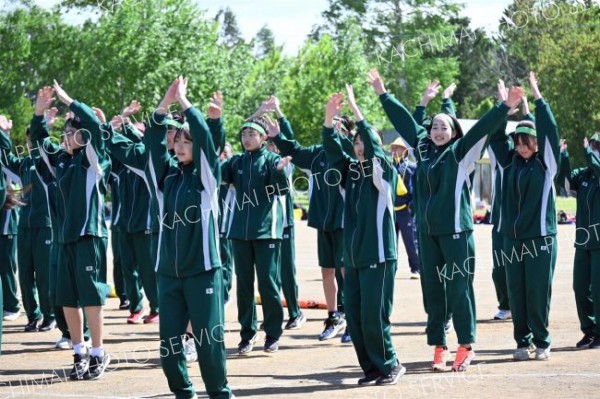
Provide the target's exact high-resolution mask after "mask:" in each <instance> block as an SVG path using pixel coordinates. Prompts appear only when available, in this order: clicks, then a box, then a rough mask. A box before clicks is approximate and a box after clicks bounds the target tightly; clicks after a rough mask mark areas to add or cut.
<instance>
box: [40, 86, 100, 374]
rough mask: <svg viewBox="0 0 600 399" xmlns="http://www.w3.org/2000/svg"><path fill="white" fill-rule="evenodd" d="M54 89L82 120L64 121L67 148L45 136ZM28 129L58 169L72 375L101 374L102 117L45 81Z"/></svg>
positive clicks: (61, 292) (61, 280) (63, 298)
mask: <svg viewBox="0 0 600 399" xmlns="http://www.w3.org/2000/svg"><path fill="white" fill-rule="evenodd" d="M54 91H56V94H57V96H58V98H59V99H60V101H61V102H63V103H64V104H65V105H67V106H68V107H69V108H70V109H71V111H73V113H74V114H75V116H76V117H77V118H79V120H80V123H81V126H79V127H77V126H74V124H67V125H66V128H65V138H64V143H65V148H59V147H58V146H56V145H54V144H53V143H51V142H50V141H49V140H47V139H48V137H49V134H48V127H47V124H46V121H45V119H44V111H45V110H46V109H48V108H49V107H50V105H51V104H52V101H53V98H52V96H53V94H54ZM30 131H31V141H32V142H34V143H36V145H37V146H38V147H40V155H41V156H42V158H43V159H44V161H45V162H46V163H47V165H48V168H51V169H53V170H55V174H56V182H57V190H58V193H59V194H58V204H57V207H56V210H57V222H58V223H57V224H58V227H57V228H56V229H55V231H54V232H55V234H56V240H57V242H58V245H59V247H58V251H59V255H58V259H59V261H58V280H57V287H56V302H57V304H58V305H60V306H63V309H64V312H65V318H66V321H67V325H68V327H69V332H70V334H71V339H72V341H73V351H74V352H75V354H74V365H73V369H72V370H71V373H70V378H71V379H74V380H81V379H97V378H100V377H101V376H102V375H103V373H104V370H105V369H106V367H107V365H108V364H109V362H110V356H109V355H108V354H107V353H105V351H104V348H103V346H102V343H103V342H102V338H103V309H102V308H103V306H104V303H105V301H106V284H105V281H102V276H101V273H102V270H101V268H102V256H103V255H102V254H101V251H102V249H104V248H105V247H104V244H103V242H102V239H106V238H107V229H106V225H105V222H104V195H105V194H106V184H107V180H108V175H109V169H110V159H109V158H108V157H107V156H106V155H105V150H104V138H103V136H102V132H101V129H100V121H99V120H98V118H97V117H96V115H95V114H94V111H93V110H92V109H91V108H89V107H88V106H87V105H85V104H83V103H81V102H79V101H74V100H73V99H72V98H71V97H70V96H69V95H68V94H67V93H66V92H65V91H64V90H63V89H62V88H61V87H60V85H59V84H58V83H56V81H55V83H54V90H53V89H52V88H50V87H45V88H43V89H41V90H40V91H39V92H38V96H37V99H36V104H35V114H34V116H33V119H32V121H31V128H30ZM81 308H83V310H84V311H85V313H86V316H87V320H88V323H89V326H90V331H91V335H92V348H91V351H88V349H87V347H86V345H85V344H84V342H83V313H82V310H81Z"/></svg>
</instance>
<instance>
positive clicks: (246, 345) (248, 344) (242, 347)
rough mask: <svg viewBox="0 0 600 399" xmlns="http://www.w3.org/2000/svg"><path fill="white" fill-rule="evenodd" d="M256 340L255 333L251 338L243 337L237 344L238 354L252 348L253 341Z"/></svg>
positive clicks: (247, 351)
mask: <svg viewBox="0 0 600 399" xmlns="http://www.w3.org/2000/svg"><path fill="white" fill-rule="evenodd" d="M255 342H256V334H254V337H252V338H251V339H249V340H248V339H243V340H241V341H240V343H239V344H238V355H247V354H248V353H249V352H251V351H252V349H254V343H255Z"/></svg>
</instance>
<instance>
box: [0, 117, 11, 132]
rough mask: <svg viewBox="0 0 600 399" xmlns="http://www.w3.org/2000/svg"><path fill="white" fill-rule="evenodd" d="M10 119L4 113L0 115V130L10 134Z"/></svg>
mask: <svg viewBox="0 0 600 399" xmlns="http://www.w3.org/2000/svg"><path fill="white" fill-rule="evenodd" d="M12 125H13V124H12V121H11V120H10V119H8V118H7V117H6V116H4V115H0V130H2V131H4V132H5V133H8V134H10V131H11V130H12Z"/></svg>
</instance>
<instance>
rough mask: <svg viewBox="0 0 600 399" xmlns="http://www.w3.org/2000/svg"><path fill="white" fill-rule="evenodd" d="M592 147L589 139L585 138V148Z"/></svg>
mask: <svg viewBox="0 0 600 399" xmlns="http://www.w3.org/2000/svg"><path fill="white" fill-rule="evenodd" d="M589 146H590V142H589V141H588V138H587V137H584V138H583V148H584V149H585V148H588V147H589Z"/></svg>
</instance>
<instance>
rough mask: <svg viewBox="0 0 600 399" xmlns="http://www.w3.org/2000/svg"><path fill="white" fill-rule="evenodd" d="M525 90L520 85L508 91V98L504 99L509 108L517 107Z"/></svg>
mask: <svg viewBox="0 0 600 399" xmlns="http://www.w3.org/2000/svg"><path fill="white" fill-rule="evenodd" d="M523 93H524V90H523V88H522V87H520V86H513V87H511V88H510V90H509V91H508V98H507V99H506V100H505V101H504V103H505V104H506V106H507V107H508V108H515V107H517V106H518V105H519V103H520V102H521V99H522V98H523Z"/></svg>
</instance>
